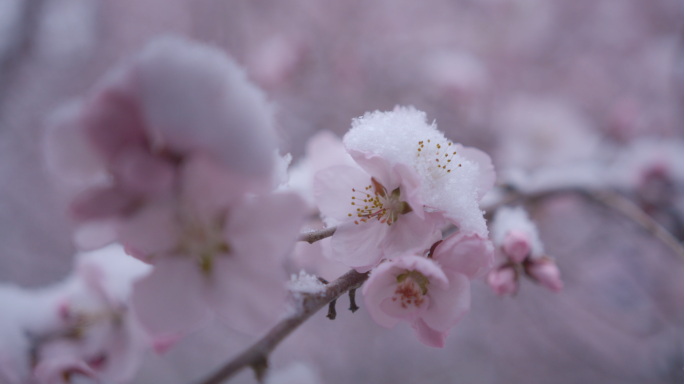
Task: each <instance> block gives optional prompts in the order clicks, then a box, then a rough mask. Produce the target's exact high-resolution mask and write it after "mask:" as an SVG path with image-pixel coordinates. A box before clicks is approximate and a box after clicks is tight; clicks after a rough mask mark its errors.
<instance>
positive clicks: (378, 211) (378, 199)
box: [349, 178, 413, 225]
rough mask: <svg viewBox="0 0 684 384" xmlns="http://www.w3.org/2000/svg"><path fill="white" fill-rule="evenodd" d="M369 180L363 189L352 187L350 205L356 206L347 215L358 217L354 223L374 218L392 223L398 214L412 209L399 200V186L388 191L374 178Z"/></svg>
mask: <svg viewBox="0 0 684 384" xmlns="http://www.w3.org/2000/svg"><path fill="white" fill-rule="evenodd" d="M371 182H372V184H370V185H368V186H367V187H365V188H364V190H363V191H361V190H358V189H356V188H352V192H353V195H352V197H351V205H352V206H355V207H356V212H353V213H350V214H349V217H353V216H354V215H356V216H357V217H358V218H359V219H358V220H355V221H354V223H356V224H357V225H359V224H360V223H367V222H368V220H371V219H376V220H378V221H379V222H381V223H382V224H387V225H392V224H393V223H395V222H396V221H397V219H398V218H399V215H403V214H406V213H409V212H411V211H412V210H413V209H412V208H411V206H410V205H409V204H408V203H407V202H405V201H401V200H400V197H401V188H396V189H395V190H393V191H392V192H391V193H389V192H388V191H387V189H386V188H385V187H384V186H383V185H382V184H380V183H379V182H378V181H377V180H375V178H371Z"/></svg>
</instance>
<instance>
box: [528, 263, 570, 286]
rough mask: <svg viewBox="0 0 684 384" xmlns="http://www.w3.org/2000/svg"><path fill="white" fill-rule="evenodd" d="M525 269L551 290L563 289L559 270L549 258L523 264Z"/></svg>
mask: <svg viewBox="0 0 684 384" xmlns="http://www.w3.org/2000/svg"><path fill="white" fill-rule="evenodd" d="M525 271H526V272H527V274H528V275H530V276H531V277H532V278H534V279H535V280H536V281H537V282H538V283H539V284H541V285H542V286H543V287H545V288H548V289H549V290H551V291H553V292H560V291H562V290H563V280H561V276H560V270H559V269H558V266H557V265H556V263H555V262H554V261H553V260H551V259H549V258H543V259H540V260H534V261H532V262H530V263H529V264H527V265H526V266H525Z"/></svg>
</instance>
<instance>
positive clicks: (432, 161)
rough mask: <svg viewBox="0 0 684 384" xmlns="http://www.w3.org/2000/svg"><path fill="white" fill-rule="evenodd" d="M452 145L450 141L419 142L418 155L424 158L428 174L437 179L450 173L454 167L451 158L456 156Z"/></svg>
mask: <svg viewBox="0 0 684 384" xmlns="http://www.w3.org/2000/svg"><path fill="white" fill-rule="evenodd" d="M426 145H427V147H426ZM451 145H452V143H451V142H450V141H447V142H442V143H430V140H428V141H427V143H426V142H424V141H419V142H418V154H417V155H416V157H417V158H419V160H422V162H423V164H422V165H423V167H424V168H425V170H426V171H427V174H429V175H430V176H432V178H433V179H435V180H437V179H440V178H442V177H444V176H446V175H448V174H449V173H451V170H452V169H453V168H454V164H453V163H452V162H451V160H453V158H454V156H456V151H454V150H453V148H451ZM458 166H459V167H460V166H461V164H458Z"/></svg>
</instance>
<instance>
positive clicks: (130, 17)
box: [0, 0, 684, 384]
mask: <svg viewBox="0 0 684 384" xmlns="http://www.w3.org/2000/svg"><path fill="white" fill-rule="evenodd" d="M166 33H174V34H180V35H184V36H189V37H191V38H194V39H197V40H200V41H204V42H208V43H212V44H215V45H217V46H219V47H221V48H223V49H224V50H225V51H227V52H228V53H230V54H231V55H232V56H234V57H235V58H236V60H237V61H238V62H239V63H241V64H242V65H243V66H244V67H245V68H246V70H247V72H248V73H249V75H250V77H251V78H252V80H253V81H254V82H256V83H257V84H259V85H260V86H261V87H262V88H263V89H264V90H265V91H266V93H267V94H268V96H269V98H270V100H271V101H272V102H273V104H274V105H275V106H276V108H277V111H278V125H279V132H280V136H281V148H282V151H283V152H290V153H292V155H293V156H294V159H295V162H296V161H297V159H298V158H301V157H302V156H303V155H304V153H305V148H306V142H307V139H308V138H309V137H310V136H311V135H312V134H314V133H315V132H317V131H319V130H322V129H326V130H331V131H333V132H335V133H337V134H338V135H340V136H341V135H343V134H344V133H345V132H346V130H347V129H348V128H349V126H350V122H351V119H352V118H354V117H358V116H360V115H362V114H363V113H364V112H366V111H373V110H376V109H379V110H390V109H391V108H392V107H393V106H394V105H397V104H400V105H414V106H416V107H417V108H418V109H421V110H424V111H426V112H427V114H428V118H429V120H431V121H432V120H433V119H434V120H436V121H437V124H438V126H439V128H440V129H441V130H443V131H444V132H446V134H447V136H448V137H449V138H450V139H452V140H454V141H458V142H461V143H463V144H465V145H469V146H475V147H478V148H481V149H483V150H485V151H487V152H488V153H490V154H491V155H492V157H493V159H494V162H495V166H496V167H497V169H500V170H506V169H510V168H519V169H526V170H534V169H538V168H543V167H546V168H549V167H550V168H551V169H553V167H556V166H558V167H560V168H558V169H559V171H558V172H561V171H560V169H562V167H564V166H566V165H568V164H573V163H578V162H591V161H595V160H597V159H605V158H606V157H610V156H611V154H613V153H615V152H616V151H619V149H620V148H625V147H627V146H629V145H630V144H631V143H633V142H634V141H636V140H639V139H641V138H643V137H646V136H649V137H658V138H661V139H665V140H679V139H681V136H682V133H683V130H684V110H683V108H682V107H683V106H684V56H683V55H684V51H683V49H684V40H683V39H684V2H682V1H681V0H555V1H548V0H422V1H408V0H377V1H360V0H325V1H323V0H0V282H4V283H15V284H19V285H21V286H24V287H40V286H45V285H48V284H51V283H54V282H56V281H59V280H61V279H63V278H64V277H65V276H66V275H67V274H68V273H69V271H70V270H71V267H72V258H73V254H74V252H75V249H74V248H73V245H72V244H71V240H70V230H71V224H70V223H69V221H68V219H67V217H66V215H65V213H64V212H65V209H64V206H63V201H61V200H60V199H59V197H58V196H57V194H56V193H55V189H54V188H53V186H52V183H51V180H50V178H49V177H48V175H47V172H46V171H45V168H44V166H43V159H42V158H41V151H40V147H41V132H42V126H43V123H44V121H45V119H46V118H48V117H49V115H50V112H51V111H52V110H54V108H56V107H57V106H59V105H61V104H63V103H64V102H66V101H68V100H70V99H71V98H74V97H78V96H79V95H83V94H84V93H85V92H87V90H88V88H89V87H90V86H92V85H93V84H94V83H95V81H96V80H97V79H98V78H99V77H100V76H101V75H102V74H104V73H105V72H106V70H107V69H108V68H109V67H110V66H112V65H113V64H114V63H116V62H117V61H119V60H121V59H123V58H125V57H126V56H127V55H129V54H131V53H133V52H135V51H136V50H138V49H140V48H141V47H142V46H143V45H144V44H145V43H146V42H147V41H149V39H151V38H153V37H154V36H157V35H160V34H166ZM681 166H682V167H683V168H684V164H681ZM678 192H679V193H681V192H682V191H678ZM529 208H530V210H531V213H532V217H533V219H534V220H535V221H536V222H537V223H538V225H539V227H540V231H541V235H542V240H543V241H544V242H545V245H546V248H547V252H548V253H549V254H550V255H551V256H553V257H555V258H556V260H557V262H558V264H559V266H560V268H561V271H562V273H563V278H564V280H565V290H564V291H563V292H562V293H560V294H553V293H550V292H548V291H546V290H543V289H539V288H538V287H536V286H534V284H532V283H529V282H523V285H522V287H521V290H520V292H519V294H518V295H517V296H516V297H514V298H499V297H496V296H495V295H494V294H493V293H492V292H490V291H489V289H488V288H487V287H486V286H485V284H484V283H483V282H475V283H474V285H473V304H472V310H471V313H470V314H469V315H468V316H467V317H466V318H465V319H464V320H463V321H462V322H461V323H460V324H459V325H458V326H457V327H456V328H454V330H453V331H452V334H451V335H450V336H449V338H448V339H447V347H446V348H445V349H444V350H434V349H431V348H428V347H425V346H423V345H422V344H420V343H418V342H417V341H416V340H415V338H414V336H413V332H412V330H411V329H410V327H408V326H399V327H397V329H395V330H391V331H390V330H386V329H383V328H381V327H380V326H378V325H376V324H375V323H373V321H372V320H371V319H370V317H369V316H368V314H367V313H366V312H365V311H364V310H363V305H362V310H361V311H359V312H357V313H355V314H353V315H352V314H351V313H350V312H347V311H342V310H339V308H338V312H339V315H338V318H337V319H336V320H335V321H330V320H328V319H326V318H325V316H324V314H323V313H321V314H318V315H316V316H315V317H314V318H313V319H311V320H310V321H309V322H307V323H306V324H305V325H304V326H302V327H301V328H300V329H299V330H297V331H296V332H295V333H294V334H293V335H292V336H291V337H290V338H289V339H287V340H286V341H285V342H284V343H283V344H282V346H281V347H280V348H279V349H277V350H276V353H275V355H274V360H273V366H274V367H276V368H278V367H284V366H286V365H288V364H289V363H290V362H292V361H302V362H305V363H307V364H309V365H310V366H311V367H313V368H314V370H315V371H317V373H318V374H319V375H320V378H321V381H322V382H323V383H328V384H335V383H368V384H382V383H388V384H389V383H393V384H396V383H473V384H480V383H527V384H534V383H602V384H609V383H620V384H625V383H684V261H682V260H680V259H677V258H676V256H675V255H674V254H673V253H672V252H671V251H670V250H669V249H668V248H666V247H664V246H663V245H662V244H661V243H660V242H659V241H658V240H656V239H655V238H653V237H650V236H649V235H648V234H646V233H645V232H643V231H642V230H641V229H640V228H639V227H637V226H636V225H635V224H633V223H631V222H629V221H628V220H626V219H625V218H624V217H622V216H620V215H619V214H616V213H614V212H611V211H608V210H606V209H605V208H602V207H600V206H598V205H593V204H590V203H588V202H586V201H585V200H582V199H579V198H577V197H576V196H571V195H561V196H558V197H555V198H552V199H546V200H544V201H541V202H537V203H535V204H533V205H531V206H529ZM666 224H667V223H666ZM675 229H676V228H675ZM673 231H674V230H673ZM675 232H676V231H675ZM361 304H362V303H361ZM346 305H347V302H346V299H341V300H340V303H339V304H338V307H340V308H344V307H346ZM0 316H2V310H1V309H0ZM252 340H253V339H252V337H250V336H247V335H242V334H238V333H236V332H234V331H231V330H230V329H227V328H226V327H223V326H222V325H220V324H214V325H211V326H209V327H207V328H206V329H203V330H201V331H198V332H196V333H193V334H192V335H190V336H189V337H187V338H186V339H184V340H182V341H181V342H180V343H179V344H178V345H177V347H176V348H174V349H172V350H171V351H170V352H168V353H166V354H165V355H162V356H155V355H152V354H150V355H149V356H148V357H147V358H146V360H145V362H144V363H143V368H142V369H141V371H140V373H139V375H138V378H137V379H136V380H135V381H134V383H136V384H137V383H139V384H144V383H168V384H175V383H179V384H180V383H189V382H191V381H193V380H196V379H198V378H200V377H202V376H204V375H206V374H207V373H208V372H209V371H211V370H212V369H213V368H215V367H216V366H217V365H218V364H220V363H221V362H224V361H226V360H227V359H228V358H229V357H231V356H233V355H234V354H236V353H237V352H239V351H240V350H241V349H243V348H244V347H245V346H247V345H249V343H250V342H251V341H252ZM234 382H236V383H239V382H243V383H252V382H254V379H253V378H252V374H251V372H243V374H241V375H240V376H239V377H237V378H236V379H234Z"/></svg>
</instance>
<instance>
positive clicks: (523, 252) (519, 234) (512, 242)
mask: <svg viewBox="0 0 684 384" xmlns="http://www.w3.org/2000/svg"><path fill="white" fill-rule="evenodd" d="M491 227H492V240H493V242H494V246H496V247H497V248H498V249H499V250H500V251H501V252H502V254H503V255H504V257H505V258H506V259H508V260H510V261H512V262H514V263H522V262H523V260H525V259H526V258H527V257H530V258H531V259H538V258H540V257H542V256H543V255H544V245H543V244H542V242H541V239H540V238H539V230H538V229H537V225H536V224H535V223H534V222H533V221H532V220H530V217H529V216H528V214H527V212H526V211H525V209H524V208H522V207H515V208H511V207H501V208H499V209H497V211H496V213H495V214H494V219H493V220H492V226H491Z"/></svg>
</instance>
